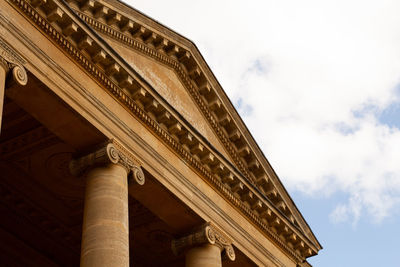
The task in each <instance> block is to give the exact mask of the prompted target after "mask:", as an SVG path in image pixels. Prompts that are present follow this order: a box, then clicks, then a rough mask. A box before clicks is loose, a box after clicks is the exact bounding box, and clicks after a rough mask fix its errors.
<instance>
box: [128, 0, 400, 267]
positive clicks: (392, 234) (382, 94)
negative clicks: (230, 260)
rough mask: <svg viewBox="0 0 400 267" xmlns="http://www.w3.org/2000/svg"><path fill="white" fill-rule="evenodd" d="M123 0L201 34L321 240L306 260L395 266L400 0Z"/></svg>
mask: <svg viewBox="0 0 400 267" xmlns="http://www.w3.org/2000/svg"><path fill="white" fill-rule="evenodd" d="M128 3H129V4H130V5H131V6H133V7H135V8H136V9H138V10H140V11H142V12H143V13H145V14H147V15H149V16H150V17H152V18H154V19H156V20H157V21H159V22H161V23H162V24H164V25H166V26H168V27H170V28H171V29H174V30H175V31H177V32H178V33H180V34H182V35H184V36H185V37H187V38H189V39H190V40H192V41H193V42H194V43H195V44H196V45H197V47H198V48H199V50H200V52H201V53H202V55H203V56H204V58H205V60H206V61H207V63H208V64H209V66H210V68H211V69H212V71H213V73H214V74H215V76H216V77H217V79H218V81H219V82H220V83H221V85H222V87H223V88H224V90H225V91H226V93H227V94H228V96H229V98H230V99H231V101H232V103H233V104H234V105H235V107H236V109H237V110H238V112H239V113H240V115H241V116H242V118H243V120H244V122H245V123H246V125H247V127H248V128H249V130H250V132H251V133H252V135H253V136H254V138H255V139H256V141H257V142H258V144H259V145H260V147H261V149H262V150H263V152H264V154H265V155H266V157H267V158H268V160H269V162H270V163H271V165H272V166H273V168H274V170H275V171H276V173H277V174H278V176H279V177H280V179H281V181H282V182H283V184H284V186H285V187H286V189H287V190H288V191H289V193H290V195H291V196H292V198H293V199H294V201H295V203H296V205H297V207H298V208H299V210H300V211H301V212H302V214H303V215H304V217H305V219H306V220H307V222H308V223H309V225H310V227H311V228H312V230H313V232H314V233H315V235H316V236H317V238H318V240H319V241H320V243H321V244H322V246H323V247H324V249H323V250H321V251H320V253H319V255H318V256H315V257H312V258H309V262H310V263H311V264H313V265H314V266H329V267H330V266H332V267H347V266H349V267H350V266H352V267H353V266H363V267H369V266H374V267H375V266H386V267H399V266H400V262H399V261H398V259H397V253H398V252H399V251H400V245H399V244H398V242H395V241H396V240H397V239H398V237H399V236H400V230H399V227H397V226H398V225H399V224H400V164H399V159H400V16H399V11H400V1H396V0H393V1H387V0H377V1H369V0H346V1H345V0H335V1H326V0H303V1H296V0H280V1H277V0H248V1H235V0H230V1H227V0H219V1H215V0H214V1H209V0H202V1H190V0H186V1H183V0H169V1H148V0H131V1H128ZM396 236H397V237H396Z"/></svg>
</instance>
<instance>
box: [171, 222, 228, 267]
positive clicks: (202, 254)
mask: <svg viewBox="0 0 400 267" xmlns="http://www.w3.org/2000/svg"><path fill="white" fill-rule="evenodd" d="M171 248H172V251H173V252H174V253H175V254H176V255H178V254H181V253H185V266H186V267H221V266H222V259H225V258H228V259H229V260H231V261H234V260H235V252H234V250H233V247H232V245H231V241H230V240H229V239H228V238H227V236H226V235H225V234H223V233H222V232H221V231H220V230H218V229H217V228H216V227H215V226H213V225H212V224H211V223H207V224H205V225H203V226H201V227H200V228H199V229H196V230H195V231H194V232H192V233H191V234H189V235H187V236H184V237H181V238H179V239H175V240H173V241H172V244H171ZM221 255H222V257H221Z"/></svg>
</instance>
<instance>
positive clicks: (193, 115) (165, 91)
mask: <svg viewBox="0 0 400 267" xmlns="http://www.w3.org/2000/svg"><path fill="white" fill-rule="evenodd" d="M102 37H103V38H104V40H106V41H107V42H108V43H109V44H110V45H111V46H112V48H113V49H115V51H116V52H118V53H119V55H120V56H121V57H123V58H124V60H125V61H126V62H127V63H128V64H129V65H130V66H132V68H133V69H134V70H135V71H136V72H137V73H138V74H139V75H140V76H141V77H143V78H144V79H145V80H146V81H147V82H148V83H149V84H150V85H151V86H152V87H153V88H154V89H155V91H156V92H157V93H158V94H160V96H161V97H162V98H164V99H165V100H166V102H168V103H169V104H170V105H171V106H172V107H173V108H174V109H175V110H176V111H177V112H178V113H179V114H180V115H181V116H182V117H183V118H184V119H185V120H186V121H187V122H188V123H189V124H190V125H191V126H193V128H194V129H195V130H196V131H198V132H199V134H201V135H202V136H203V137H204V138H205V139H206V140H207V141H208V142H209V143H210V144H211V145H212V146H213V147H214V148H215V149H216V150H217V151H218V152H219V153H221V154H222V155H223V156H224V157H225V158H226V159H228V160H230V156H229V154H228V153H227V152H226V151H225V148H224V147H223V145H222V144H221V142H220V139H219V138H218V136H217V135H216V134H215V133H214V130H213V129H212V128H211V126H210V124H209V122H208V121H207V119H206V118H205V117H204V115H203V113H202V112H201V110H199V107H198V105H197V104H196V103H195V101H194V100H193V98H192V97H191V96H190V94H189V92H188V90H187V89H186V88H185V85H184V84H183V83H182V81H181V80H180V78H179V76H178V75H177V74H176V72H175V71H174V69H173V68H170V67H167V66H166V65H165V64H162V63H160V62H159V61H157V60H154V59H152V58H150V57H148V56H146V55H143V54H141V53H140V52H138V51H136V50H134V49H132V48H130V47H127V46H125V45H124V44H122V43H120V42H118V41H116V40H114V39H112V38H110V37H108V36H106V35H102ZM230 161H231V160H230Z"/></svg>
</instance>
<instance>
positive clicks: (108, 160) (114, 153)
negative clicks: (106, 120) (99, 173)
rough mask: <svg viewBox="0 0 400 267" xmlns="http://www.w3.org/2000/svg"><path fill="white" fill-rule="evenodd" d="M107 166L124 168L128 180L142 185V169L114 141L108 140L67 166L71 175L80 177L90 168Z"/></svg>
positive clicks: (143, 179)
mask: <svg viewBox="0 0 400 267" xmlns="http://www.w3.org/2000/svg"><path fill="white" fill-rule="evenodd" d="M107 164H119V165H121V166H123V167H125V168H126V170H127V172H128V175H129V180H132V179H133V180H134V181H135V182H137V183H138V184H139V185H143V184H144V182H145V177H144V173H143V170H142V168H141V167H140V165H139V164H138V160H136V159H135V158H134V157H133V156H132V155H130V153H129V152H127V151H126V150H125V149H124V148H123V147H122V146H120V145H119V144H117V143H116V142H115V141H113V140H110V141H109V142H107V143H106V144H105V145H103V146H101V147H100V148H98V149H97V150H95V151H94V152H92V153H89V154H86V155H85V156H82V157H78V158H76V159H73V160H72V161H71V162H70V164H69V169H70V172H71V174H72V175H74V176H80V175H82V174H84V173H85V172H86V171H88V170H89V169H90V168H93V167H96V166H102V165H107Z"/></svg>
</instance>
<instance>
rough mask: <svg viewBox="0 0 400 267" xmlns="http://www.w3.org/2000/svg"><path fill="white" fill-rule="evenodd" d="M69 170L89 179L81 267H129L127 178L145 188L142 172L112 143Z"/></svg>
mask: <svg viewBox="0 0 400 267" xmlns="http://www.w3.org/2000/svg"><path fill="white" fill-rule="evenodd" d="M70 169H71V172H72V173H73V174H74V175H79V174H82V173H85V177H86V193H85V206H84V215H83V228H82V247H81V266H83V267H89V266H90V267H102V266H104V267H105V266H107V267H108V266H129V222H128V218H129V216H128V175H130V177H131V178H133V179H134V180H135V181H136V182H137V183H139V184H143V183H144V175H143V172H142V170H141V168H140V167H139V166H138V165H136V164H135V162H134V161H133V160H132V157H130V155H128V153H127V152H126V151H123V150H122V149H119V148H118V147H117V145H116V143H115V142H114V141H112V142H109V143H107V144H106V145H105V146H103V147H101V148H100V149H98V150H96V151H95V152H93V153H90V154H88V155H86V156H83V157H80V158H78V159H76V160H73V161H71V164H70Z"/></svg>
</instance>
